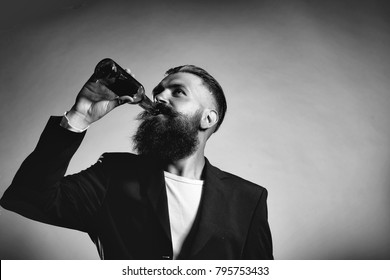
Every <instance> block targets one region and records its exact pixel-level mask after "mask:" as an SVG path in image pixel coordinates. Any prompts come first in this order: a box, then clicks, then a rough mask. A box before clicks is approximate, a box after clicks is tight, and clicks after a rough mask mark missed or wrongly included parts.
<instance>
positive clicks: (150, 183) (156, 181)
mask: <svg viewBox="0 0 390 280" xmlns="http://www.w3.org/2000/svg"><path fill="white" fill-rule="evenodd" d="M154 162H155V161H146V164H145V166H144V168H143V171H144V172H143V174H142V181H141V188H143V189H144V190H146V195H147V197H148V199H149V201H150V203H151V205H152V208H153V210H154V212H155V214H156V216H157V218H158V220H159V222H160V225H161V227H162V228H163V230H164V233H165V235H166V237H167V238H168V240H170V241H171V228H170V222H169V212H168V201H167V194H166V188H165V179H164V171H163V169H162V168H161V167H160V166H158V165H157V164H156V163H154Z"/></svg>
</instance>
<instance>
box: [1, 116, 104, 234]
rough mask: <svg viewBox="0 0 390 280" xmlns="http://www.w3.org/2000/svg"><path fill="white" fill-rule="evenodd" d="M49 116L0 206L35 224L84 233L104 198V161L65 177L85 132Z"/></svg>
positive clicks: (59, 118)
mask: <svg viewBox="0 0 390 280" xmlns="http://www.w3.org/2000/svg"><path fill="white" fill-rule="evenodd" d="M60 121H61V117H51V118H50V120H49V121H48V123H47V125H46V127H45V130H44V131H43V133H42V135H41V137H40V139H39V141H38V144H37V146H36V148H35V149H34V151H33V152H32V153H31V154H30V155H29V156H28V157H27V158H26V159H25V160H24V162H23V163H22V165H21V167H20V168H19V170H18V171H17V173H16V175H15V177H14V179H13V181H12V183H11V185H10V187H9V188H8V189H7V190H6V191H5V193H4V195H3V197H2V198H1V201H0V204H1V206H3V207H4V208H6V209H8V210H11V211H14V212H16V213H19V214H21V215H23V216H25V217H27V218H30V219H34V220H37V221H41V222H45V223H49V224H54V225H59V226H65V227H69V228H75V229H79V230H85V227H86V223H85V221H86V220H87V219H88V217H91V216H93V214H94V212H95V211H97V208H98V207H99V205H100V204H101V202H102V199H103V197H104V193H105V188H106V186H105V185H106V183H105V181H106V180H107V179H106V178H107V176H108V174H107V173H106V172H105V171H104V170H105V168H104V164H103V162H101V161H99V162H98V163H96V164H95V165H94V166H92V167H90V168H88V169H87V170H85V171H82V172H80V173H79V174H75V175H71V176H66V177H64V174H65V172H66V170H67V167H68V165H69V162H70V160H71V158H72V156H73V154H74V153H75V152H76V150H77V148H78V147H79V145H80V143H81V141H82V139H83V138H84V135H85V133H74V132H71V131H69V130H67V129H65V128H63V127H61V126H60Z"/></svg>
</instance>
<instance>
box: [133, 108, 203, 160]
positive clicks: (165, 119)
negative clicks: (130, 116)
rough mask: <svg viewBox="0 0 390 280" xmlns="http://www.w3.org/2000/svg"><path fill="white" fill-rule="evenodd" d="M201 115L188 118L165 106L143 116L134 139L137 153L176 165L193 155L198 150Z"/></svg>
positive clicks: (146, 112) (140, 118) (139, 117)
mask: <svg viewBox="0 0 390 280" xmlns="http://www.w3.org/2000/svg"><path fill="white" fill-rule="evenodd" d="M201 118H202V114H201V112H200V111H197V112H196V113H195V114H194V115H193V116H187V115H184V114H181V113H179V112H177V111H176V110H174V109H173V108H172V107H170V106H168V105H165V104H163V103H158V104H156V106H155V107H154V108H153V109H152V110H150V111H143V112H141V113H140V114H139V115H138V117H137V119H138V120H140V121H141V123H140V125H139V127H138V129H137V131H136V133H135V135H134V136H133V142H134V149H135V150H136V151H137V152H138V154H140V155H146V156H151V157H154V158H156V159H159V160H161V161H163V162H173V161H176V160H180V159H183V158H186V157H188V156H190V155H192V154H193V153H194V152H195V151H196V150H197V148H198V146H199V139H198V132H199V129H200V120H201Z"/></svg>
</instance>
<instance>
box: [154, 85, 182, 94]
mask: <svg viewBox="0 0 390 280" xmlns="http://www.w3.org/2000/svg"><path fill="white" fill-rule="evenodd" d="M165 88H184V89H185V90H188V88H187V87H186V85H185V84H184V83H181V82H172V83H169V84H167V85H166V86H165V87H164V86H163V85H162V83H159V84H158V85H157V86H156V87H155V88H154V89H153V90H152V95H153V96H155V95H156V94H159V93H160V92H162V91H163V90H164V89H165Z"/></svg>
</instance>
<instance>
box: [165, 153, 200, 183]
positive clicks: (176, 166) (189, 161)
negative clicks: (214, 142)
mask: <svg viewBox="0 0 390 280" xmlns="http://www.w3.org/2000/svg"><path fill="white" fill-rule="evenodd" d="M205 162H206V161H205V158H204V153H203V152H201V153H194V154H193V155H191V156H189V157H188V158H184V159H180V160H178V161H175V162H171V163H168V164H166V165H165V167H164V170H165V171H167V172H169V173H172V174H175V175H178V176H182V177H186V178H190V179H197V180H200V179H201V176H202V172H203V168H204V165H205Z"/></svg>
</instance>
